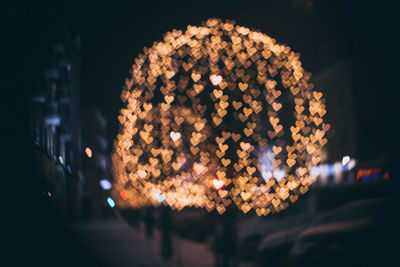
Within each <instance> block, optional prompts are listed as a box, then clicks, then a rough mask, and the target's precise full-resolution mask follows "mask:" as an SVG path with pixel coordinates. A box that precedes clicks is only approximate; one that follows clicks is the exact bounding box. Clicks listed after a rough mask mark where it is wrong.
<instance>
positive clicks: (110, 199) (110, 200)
mask: <svg viewBox="0 0 400 267" xmlns="http://www.w3.org/2000/svg"><path fill="white" fill-rule="evenodd" d="M107 202H108V205H110V207H111V208H114V206H115V202H114V200H113V199H112V198H111V197H109V198H107Z"/></svg>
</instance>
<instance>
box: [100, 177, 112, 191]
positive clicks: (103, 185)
mask: <svg viewBox="0 0 400 267" xmlns="http://www.w3.org/2000/svg"><path fill="white" fill-rule="evenodd" d="M100 186H101V188H103V190H110V189H111V188H112V184H111V183H110V181H108V180H107V179H101V180H100Z"/></svg>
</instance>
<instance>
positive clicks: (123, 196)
mask: <svg viewBox="0 0 400 267" xmlns="http://www.w3.org/2000/svg"><path fill="white" fill-rule="evenodd" d="M119 195H120V196H121V198H122V199H123V200H127V199H128V196H127V195H126V194H125V192H124V191H121V192H120V193H119Z"/></svg>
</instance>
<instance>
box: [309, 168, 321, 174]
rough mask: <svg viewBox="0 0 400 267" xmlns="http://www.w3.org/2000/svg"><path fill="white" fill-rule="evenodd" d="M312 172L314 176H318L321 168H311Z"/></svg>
mask: <svg viewBox="0 0 400 267" xmlns="http://www.w3.org/2000/svg"><path fill="white" fill-rule="evenodd" d="M310 174H311V175H312V176H318V175H319V174H320V171H319V168H318V167H312V168H311V169H310Z"/></svg>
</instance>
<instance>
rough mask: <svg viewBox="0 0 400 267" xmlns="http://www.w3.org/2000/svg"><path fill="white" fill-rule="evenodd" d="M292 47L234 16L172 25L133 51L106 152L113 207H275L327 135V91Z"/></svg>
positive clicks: (283, 203) (296, 191) (287, 197)
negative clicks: (112, 138) (138, 51)
mask: <svg viewBox="0 0 400 267" xmlns="http://www.w3.org/2000/svg"><path fill="white" fill-rule="evenodd" d="M310 76H311V75H310V74H309V73H307V72H305V71H304V70H303V68H302V65H301V62H300V61H299V54H297V53H295V52H293V51H291V49H290V48H289V47H288V46H285V45H281V44H278V43H276V41H275V40H274V39H273V38H270V37H268V36H267V35H265V34H263V33H261V32H259V31H253V30H250V29H249V28H245V27H241V26H237V25H235V23H234V22H233V21H221V20H219V19H214V18H213V19H209V20H207V21H206V22H204V23H203V24H202V26H199V27H196V26H188V27H187V29H186V31H181V30H173V31H172V32H168V33H166V34H165V36H164V40H163V41H160V42H155V43H154V44H153V46H152V47H151V48H144V50H143V53H141V54H139V55H138V57H137V58H136V59H135V64H134V65H133V67H132V70H131V77H130V78H129V79H127V80H126V83H125V86H124V89H123V91H122V94H121V99H122V100H123V102H124V103H125V105H124V108H122V109H121V110H120V115H119V117H118V120H119V122H120V132H119V134H118V136H117V138H116V139H115V141H114V153H113V155H112V165H113V175H114V180H115V181H114V185H113V189H112V194H113V198H114V199H115V200H116V202H117V204H118V205H119V206H120V207H133V208H140V207H144V206H147V205H154V206H158V205H169V206H170V207H172V208H174V209H178V210H180V209H182V208H184V207H186V206H194V207H202V208H206V209H207V210H208V211H212V210H214V209H216V210H217V211H218V213H220V214H221V213H223V212H224V211H225V210H226V208H227V207H228V206H229V205H236V206H237V207H238V208H239V209H240V210H241V211H243V212H244V213H247V212H249V211H250V210H252V209H253V210H254V211H255V212H256V213H257V214H258V215H267V214H269V213H275V212H279V211H281V210H284V209H286V208H287V207H288V205H289V204H290V203H293V202H295V201H296V200H297V199H298V197H299V195H302V194H305V193H306V192H307V191H308V187H309V186H310V185H311V184H312V183H313V181H314V180H315V177H314V176H312V175H311V174H310V172H309V170H310V169H311V168H313V167H315V166H317V165H318V164H319V163H320V160H321V159H320V155H321V149H322V147H323V146H324V145H325V144H326V142H327V139H326V137H325V132H326V131H327V130H328V129H329V128H330V125H329V124H326V123H324V121H323V117H324V115H325V114H326V109H325V99H324V98H323V95H322V93H321V92H318V91H314V90H313V85H312V84H311V83H310V82H309V80H310Z"/></svg>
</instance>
